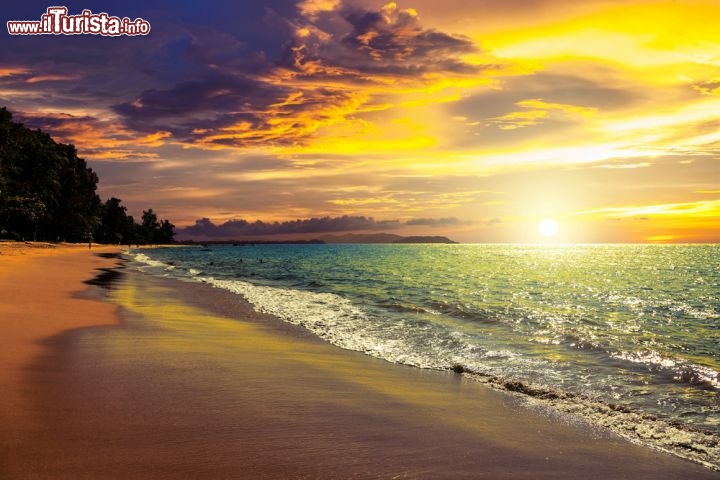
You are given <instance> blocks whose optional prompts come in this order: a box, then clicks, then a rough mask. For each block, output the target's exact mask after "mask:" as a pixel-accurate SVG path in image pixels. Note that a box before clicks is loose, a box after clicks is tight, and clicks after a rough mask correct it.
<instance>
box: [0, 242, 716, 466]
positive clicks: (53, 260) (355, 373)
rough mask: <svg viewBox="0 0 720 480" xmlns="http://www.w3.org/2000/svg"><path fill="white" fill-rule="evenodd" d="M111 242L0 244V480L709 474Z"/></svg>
mask: <svg viewBox="0 0 720 480" xmlns="http://www.w3.org/2000/svg"><path fill="white" fill-rule="evenodd" d="M119 251H120V250H119V249H118V248H116V247H97V246H95V245H93V247H92V249H88V246H87V244H85V245H81V246H66V245H61V246H58V247H56V248H55V247H51V246H50V247H42V246H32V245H24V246H23V245H19V244H16V245H12V246H11V245H9V244H0V294H1V295H2V302H0V339H2V340H0V341H1V342H2V345H0V361H1V362H2V365H3V369H2V371H1V372H2V373H0V390H1V391H3V392H4V394H3V395H2V396H0V417H1V418H0V449H1V455H0V477H2V478H3V479H25V478H27V479H29V478H33V479H35V478H41V479H42V478H53V479H63V478H68V479H70V478H72V479H84V478H87V479H91V478H92V479H105V478H113V479H115V478H117V479H121V478H128V479H130V478H132V479H143V478H148V479H150V478H153V479H155V478H207V479H213V478H311V479H314V478H432V479H436V478H484V477H487V478H494V479H498V478H499V479H501V478H538V479H544V478H547V479H550V478H553V479H554V478H570V479H572V478H577V479H594V478H597V479H601V478H602V479H605V478H633V479H665V478H687V479H700V478H702V479H705V478H707V479H710V478H720V473H718V472H713V471H710V470H707V469H705V468H703V467H701V466H699V465H695V464H692V463H689V462H685V461H682V460H679V459H676V458H674V457H670V456H668V455H664V454H660V453H656V452H653V451H650V450H647V449H645V448H642V447H638V446H635V445H631V444H629V443H627V442H625V441H623V440H621V439H618V438H616V437H614V436H612V435H609V434H607V433H605V432H603V431H598V430H593V429H591V427H589V426H588V425H587V424H584V423H578V422H576V421H573V420H572V419H571V418H570V417H563V416H554V415H551V414H550V413H549V412H545V411H532V410H530V409H528V408H527V407H526V406H524V405H523V404H521V403H518V401H517V400H516V399H513V398H512V397H510V396H508V395H505V394H503V393H500V392H495V391H492V390H490V389H488V388H486V387H485V386H483V385H479V384H477V383H476V382H473V381H471V380H468V379H466V378H463V377H461V376H458V375H455V374H453V373H451V372H436V371H424V370H419V369H415V368H411V367H402V366H398V365H393V364H389V363H387V362H383V361H381V360H377V359H372V358H369V357H367V356H365V355H363V354H360V353H356V352H348V351H345V350H340V349H338V348H336V347H333V346H331V345H329V344H326V343H324V342H322V341H320V340H318V339H317V338H315V337H314V336H312V335H310V334H308V333H307V332H305V331H304V330H302V329H299V328H297V327H293V326H289V325H287V324H284V323H282V322H280V321H278V320H276V319H274V318H272V317H269V316H266V315H261V314H258V313H256V312H254V311H253V309H252V307H250V305H249V304H247V302H245V301H243V300H242V299H241V298H240V297H238V296H237V295H233V294H231V293H229V292H224V291H221V290H218V289H213V288H212V287H210V286H208V285H204V284H191V283H184V282H178V281H174V280H169V279H162V278H157V277H151V276H148V275H145V274H142V273H140V272H136V271H133V270H132V269H129V268H126V269H124V270H122V271H121V273H119V274H118V278H117V279H114V280H112V281H111V283H110V284H109V285H105V287H110V288H109V289H108V290H105V291H106V292H107V299H106V300H102V297H103V295H101V292H100V288H99V287H89V286H88V285H87V284H85V283H83V282H84V281H87V280H89V279H92V278H93V277H95V276H96V275H97V273H98V269H112V268H114V267H115V266H116V264H117V260H116V259H113V258H107V257H109V255H106V256H102V257H101V256H98V255H96V254H97V253H103V254H113V253H117V252H119Z"/></svg>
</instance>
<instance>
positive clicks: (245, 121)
mask: <svg viewBox="0 0 720 480" xmlns="http://www.w3.org/2000/svg"><path fill="white" fill-rule="evenodd" d="M55 4H56V3H43V2H37V1H34V0H30V1H15V0H11V1H9V2H5V3H3V7H2V10H1V11H2V15H3V30H4V32H3V33H2V34H1V35H0V106H7V108H8V109H9V110H10V111H11V112H13V115H14V118H15V119H16V120H19V121H22V122H23V123H25V124H26V125H28V126H30V127H33V128H42V129H43V130H45V131H47V132H49V133H51V134H52V135H53V137H54V138H56V139H57V140H59V141H63V142H66V143H74V144H75V145H76V146H77V148H78V151H79V154H80V156H81V157H83V158H85V159H86V160H88V163H89V164H90V166H91V167H92V168H93V169H94V170H95V171H96V172H98V175H99V176H100V179H101V180H100V185H99V193H100V195H101V196H102V197H103V198H107V197H110V196H116V197H119V198H121V199H122V200H123V203H124V204H125V205H127V206H128V208H129V212H130V213H131V214H134V215H138V214H139V213H140V210H141V209H143V208H147V207H152V208H153V209H154V210H155V211H156V212H158V213H159V216H160V217H162V218H168V219H170V220H171V221H173V223H175V225H176V226H178V227H180V228H182V227H187V226H190V225H193V224H195V223H196V221H197V220H199V219H203V218H205V219H209V220H203V221H201V222H200V223H198V224H197V225H196V226H195V227H193V229H191V231H193V232H195V233H196V234H198V235H203V234H204V235H216V236H222V235H224V234H226V233H227V234H229V233H232V234H235V235H234V236H239V235H237V234H238V233H242V232H244V231H245V232H247V230H243V225H242V224H241V223H242V222H230V223H228V224H227V225H225V226H223V224H224V223H225V222H228V221H231V220H238V221H239V220H247V221H249V222H254V221H256V220H261V221H263V222H274V221H279V222H282V221H294V220H303V219H309V218H312V217H326V216H327V217H333V218H334V217H342V216H345V215H347V216H349V217H356V216H365V217H372V219H373V220H367V219H366V220H365V221H361V219H353V218H346V219H335V220H334V221H332V222H331V221H325V222H316V227H314V228H315V229H316V230H317V233H321V231H322V230H324V227H323V226H322V225H330V224H332V225H333V226H332V228H330V227H328V228H329V231H330V232H331V233H344V232H346V231H364V232H380V231H384V232H388V233H397V234H420V235H446V236H449V237H450V238H453V239H455V240H458V241H464V242H536V241H541V240H543V238H544V237H542V236H541V235H540V233H539V232H538V228H537V226H538V224H539V223H540V221H541V220H543V219H545V218H552V219H555V220H556V221H557V223H558V224H559V232H558V234H557V235H556V236H554V237H552V240H553V241H558V242H702V241H713V242H718V241H720V1H717V0H706V1H689V0H676V1H670V0H662V1H661V0H654V1H649V0H648V1H623V0H603V1H599V0H598V1H596V0H582V1H579V0H477V1H461V0H442V1H437V0H402V1H398V2H396V3H388V2H387V1H372V0H303V1H289V0H287V1H283V0H270V1H252V2H249V1H248V2H238V1H226V2H220V1H208V2H193V1H189V0H181V1H178V0H167V1H154V0H144V1H133V0H129V1H126V2H113V3H112V4H109V3H108V2H96V1H91V0H87V1H81V2H76V1H72V2H64V3H61V4H62V5H65V6H67V8H68V10H69V13H70V14H80V13H81V12H82V10H83V9H90V10H92V11H93V13H100V12H106V13H108V14H109V15H114V16H118V17H129V18H130V19H135V18H139V17H141V18H143V19H144V20H146V21H148V22H149V23H150V24H151V27H152V29H151V32H150V33H149V34H148V35H147V36H137V37H128V36H121V37H102V36H99V35H89V34H88V35H74V36H64V35H38V36H19V35H17V36H11V35H9V34H8V33H7V29H6V27H5V22H7V21H10V20H40V17H41V15H42V14H44V13H45V11H46V9H47V7H50V6H53V5H55ZM103 4H104V5H103ZM233 229H235V230H233ZM281 231H282V230H281ZM309 233H316V232H315V231H312V232H309ZM231 236H233V235H231ZM309 236H312V235H309Z"/></svg>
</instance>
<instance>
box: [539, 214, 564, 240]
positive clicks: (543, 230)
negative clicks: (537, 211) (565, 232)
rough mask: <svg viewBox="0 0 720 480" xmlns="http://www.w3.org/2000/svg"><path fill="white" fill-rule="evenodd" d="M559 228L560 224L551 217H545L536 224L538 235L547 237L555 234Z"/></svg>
mask: <svg viewBox="0 0 720 480" xmlns="http://www.w3.org/2000/svg"><path fill="white" fill-rule="evenodd" d="M559 229H560V226H559V225H558V223H557V222H556V221H555V220H553V219H552V218H546V219H544V220H542V221H541V222H540V223H539V224H538V232H540V235H542V236H543V237H547V238H550V237H554V236H555V235H557V233H558V230H559Z"/></svg>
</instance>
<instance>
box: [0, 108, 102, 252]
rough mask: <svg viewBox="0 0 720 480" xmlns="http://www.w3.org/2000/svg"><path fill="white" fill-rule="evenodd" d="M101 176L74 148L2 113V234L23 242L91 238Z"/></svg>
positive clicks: (0, 171) (0, 220) (0, 158)
mask: <svg viewBox="0 0 720 480" xmlns="http://www.w3.org/2000/svg"><path fill="white" fill-rule="evenodd" d="M97 183H98V177H97V175H96V174H95V172H93V171H92V169H90V168H88V167H87V163H86V162H85V160H83V159H81V158H79V157H78V156H77V151H76V150H75V147H74V146H73V145H65V144H62V143H56V142H55V141H54V140H53V139H52V138H51V137H50V136H49V135H47V134H46V133H43V132H42V131H40V130H30V129H28V128H26V127H24V126H23V125H22V124H20V123H15V122H13V121H12V115H11V114H10V112H8V111H7V109H6V108H2V109H0V232H5V233H4V235H9V236H12V237H15V238H19V239H38V240H40V239H43V240H58V239H60V240H68V241H82V240H86V239H87V237H88V235H91V234H92V232H93V231H94V230H95V228H96V226H97V224H98V221H99V213H100V205H101V204H100V198H99V197H98V196H97V194H96V193H95V190H96V188H97Z"/></svg>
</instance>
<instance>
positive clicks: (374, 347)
mask: <svg viewBox="0 0 720 480" xmlns="http://www.w3.org/2000/svg"><path fill="white" fill-rule="evenodd" d="M130 256H131V258H132V259H133V262H132V265H134V266H135V267H136V268H139V269H141V270H144V271H146V272H147V273H150V274H154V275H162V276H171V277H177V278H180V279H183V280H188V281H202V282H206V283H208V284H211V285H213V286H215V287H217V288H221V289H225V290H228V291H231V292H234V293H237V294H240V295H243V296H244V297H246V298H247V299H248V300H249V301H250V302H251V303H252V304H253V305H254V306H255V308H256V309H257V310H258V311H262V312H266V313H270V314H273V315H275V316H277V317H279V318H280V319H282V320H284V321H287V322H290V323H293V324H296V325H300V326H303V327H305V328H307V329H308V330H310V331H312V332H313V333H314V334H316V335H318V336H319V337H321V338H323V339H325V340H326V341H328V342H330V343H333V344H335V345H337V346H339V347H342V348H346V349H351V350H357V351H361V352H365V353H367V354H368V355H372V356H375V357H379V358H382V359H385V360H387V361H390V362H395V363H401V364H407V365H413V366H417V367H420V368H432V369H446V370H447V369H454V370H455V371H457V372H462V373H464V374H466V375H469V376H472V377H474V378H476V379H478V380H481V381H484V382H486V383H488V384H489V385H491V386H492V387H494V388H499V389H505V390H509V391H512V392H514V394H518V395H525V396H527V397H529V398H532V399H533V401H537V402H546V403H548V404H549V405H551V406H552V408H557V409H560V410H563V411H566V412H572V413H574V414H578V415H581V416H584V417H585V418H587V419H589V420H590V421H591V422H594V423H597V424H601V425H603V426H606V427H609V428H611V429H613V430H614V431H616V432H617V433H619V434H621V435H623V436H625V437H627V438H629V439H630V440H632V441H635V442H638V443H644V444H648V445H650V446H653V447H655V448H659V449H662V450H666V451H670V452H673V453H676V454H678V455H681V456H684V457H686V458H691V459H693V460H695V461H699V462H701V463H704V464H706V465H708V466H711V467H713V468H718V469H720V460H718V458H720V246H719V245H572V246H567V245H562V246H540V245H257V246H231V245H228V246H212V247H209V248H208V247H200V246H198V247H180V248H161V249H145V250H143V249H139V250H133V251H132V252H131V253H130Z"/></svg>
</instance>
